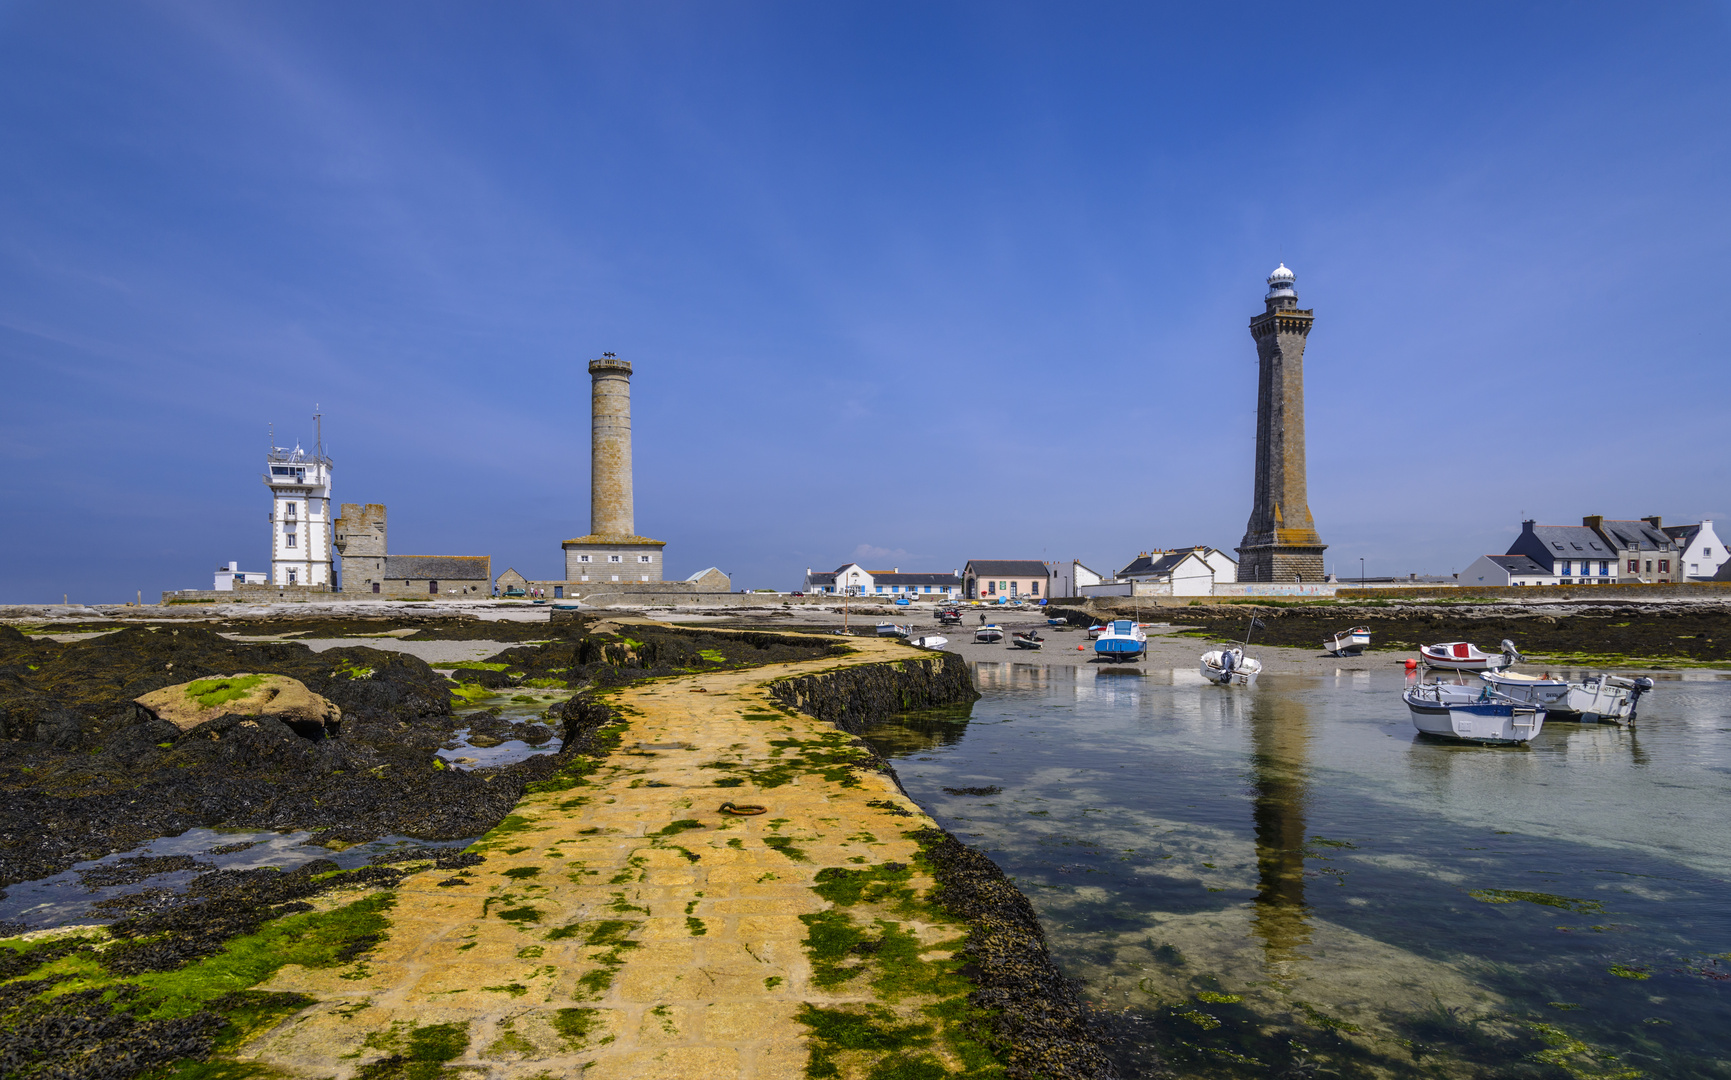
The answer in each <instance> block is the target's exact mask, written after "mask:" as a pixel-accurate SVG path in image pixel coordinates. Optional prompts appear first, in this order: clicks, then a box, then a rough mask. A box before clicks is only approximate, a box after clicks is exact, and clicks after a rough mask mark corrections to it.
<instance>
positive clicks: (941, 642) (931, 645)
mask: <svg viewBox="0 0 1731 1080" xmlns="http://www.w3.org/2000/svg"><path fill="white" fill-rule="evenodd" d="M910 643H911V644H914V645H918V646H919V647H920V648H922V649H941V648H943V647H944V646H945V645H948V644H949V643H950V639H949V638H947V637H940V636H938V635H937V634H927V635H925V636H924V637H917V638H912V639H910Z"/></svg>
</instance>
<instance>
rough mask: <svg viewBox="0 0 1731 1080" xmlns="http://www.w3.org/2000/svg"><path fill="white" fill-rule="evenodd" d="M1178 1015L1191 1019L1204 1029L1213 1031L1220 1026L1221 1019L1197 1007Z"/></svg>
mask: <svg viewBox="0 0 1731 1080" xmlns="http://www.w3.org/2000/svg"><path fill="white" fill-rule="evenodd" d="M1178 1015H1179V1016H1181V1017H1183V1018H1184V1019H1185V1020H1188V1021H1190V1022H1191V1023H1192V1024H1195V1025H1196V1026H1197V1027H1199V1028H1201V1029H1202V1030H1203V1031H1213V1030H1214V1029H1215V1028H1217V1027H1219V1026H1220V1020H1219V1018H1218V1017H1215V1016H1210V1015H1209V1014H1207V1013H1205V1012H1201V1011H1200V1010H1197V1009H1191V1010H1189V1011H1188V1012H1181V1013H1179V1014H1178Z"/></svg>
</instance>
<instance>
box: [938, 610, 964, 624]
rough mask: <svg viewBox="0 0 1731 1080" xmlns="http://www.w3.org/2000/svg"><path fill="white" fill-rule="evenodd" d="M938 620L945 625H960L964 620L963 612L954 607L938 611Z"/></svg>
mask: <svg viewBox="0 0 1731 1080" xmlns="http://www.w3.org/2000/svg"><path fill="white" fill-rule="evenodd" d="M938 621H939V622H941V623H943V624H944V625H945V626H959V625H960V624H961V621H962V613H961V612H959V611H956V610H954V609H951V610H949V611H940V612H938Z"/></svg>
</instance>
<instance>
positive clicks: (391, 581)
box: [335, 503, 493, 600]
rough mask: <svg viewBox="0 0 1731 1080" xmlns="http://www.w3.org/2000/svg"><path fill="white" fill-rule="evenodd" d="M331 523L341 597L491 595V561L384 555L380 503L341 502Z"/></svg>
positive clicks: (484, 558)
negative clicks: (338, 559) (338, 560)
mask: <svg viewBox="0 0 1731 1080" xmlns="http://www.w3.org/2000/svg"><path fill="white" fill-rule="evenodd" d="M335 524H336V550H337V552H338V553H339V554H340V555H341V556H342V577H341V583H342V591H343V593H344V594H345V595H349V596H356V595H359V596H368V595H371V596H377V597H379V598H380V599H385V600H390V599H401V600H408V599H417V600H425V599H429V598H431V597H435V596H437V597H442V598H445V599H466V600H480V599H484V598H486V597H490V596H492V595H493V569H492V568H493V559H492V557H491V556H488V555H390V554H387V552H388V550H389V548H388V546H387V541H386V529H385V506H384V504H383V503H366V504H365V505H362V504H360V503H343V505H342V513H341V514H340V515H339V516H338V517H337V519H336V523H335Z"/></svg>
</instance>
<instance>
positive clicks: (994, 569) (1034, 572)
mask: <svg viewBox="0 0 1731 1080" xmlns="http://www.w3.org/2000/svg"><path fill="white" fill-rule="evenodd" d="M968 569H969V570H972V571H973V572H974V574H975V575H976V576H978V577H1046V576H1047V575H1048V574H1050V573H1051V568H1050V567H1048V566H1047V565H1046V564H1045V563H1043V562H1041V561H1040V560H1038V559H969V560H968Z"/></svg>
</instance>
